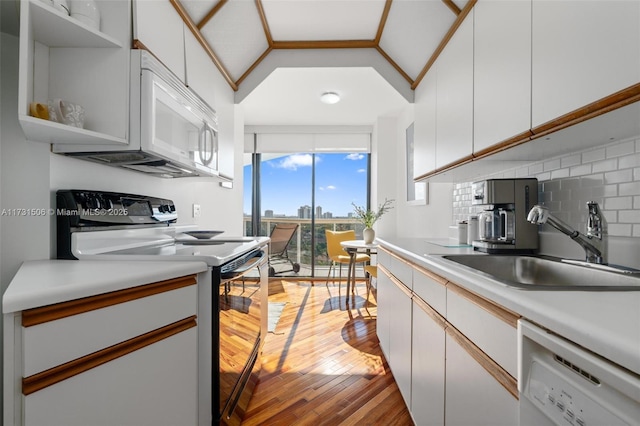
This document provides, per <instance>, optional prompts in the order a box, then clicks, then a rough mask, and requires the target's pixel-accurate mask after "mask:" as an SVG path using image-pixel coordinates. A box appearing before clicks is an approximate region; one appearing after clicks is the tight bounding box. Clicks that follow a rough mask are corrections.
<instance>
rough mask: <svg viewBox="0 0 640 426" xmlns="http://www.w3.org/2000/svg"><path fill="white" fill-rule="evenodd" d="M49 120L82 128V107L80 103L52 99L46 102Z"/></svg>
mask: <svg viewBox="0 0 640 426" xmlns="http://www.w3.org/2000/svg"><path fill="white" fill-rule="evenodd" d="M48 110H49V120H51V121H55V122H57V123H62V124H66V125H68V126H73V127H78V128H80V129H82V128H84V107H83V106H82V105H79V104H76V103H73V102H69V101H65V100H62V99H54V100H51V101H49V103H48Z"/></svg>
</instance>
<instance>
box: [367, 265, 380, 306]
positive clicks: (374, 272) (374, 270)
mask: <svg viewBox="0 0 640 426" xmlns="http://www.w3.org/2000/svg"><path fill="white" fill-rule="evenodd" d="M364 270H365V271H366V272H367V274H369V279H368V280H367V299H366V300H369V294H370V293H371V280H372V279H373V278H378V267H377V266H376V265H365V267H364Z"/></svg>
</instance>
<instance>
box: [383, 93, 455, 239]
mask: <svg viewBox="0 0 640 426" xmlns="http://www.w3.org/2000/svg"><path fill="white" fill-rule="evenodd" d="M417 120H420V117H415V114H414V106H413V105H411V106H409V107H407V108H406V109H405V110H404V111H401V112H399V113H397V114H396V115H394V116H385V117H380V118H379V119H378V121H377V123H376V126H375V128H374V136H373V153H372V156H371V158H372V165H371V168H372V175H371V178H372V186H371V192H372V199H371V204H372V206H377V205H378V204H379V203H380V202H382V201H384V199H385V197H386V198H389V199H394V200H395V202H394V204H393V205H394V208H393V210H391V212H389V213H388V214H387V215H385V216H383V218H382V219H381V220H380V221H379V222H378V223H376V226H375V227H374V228H375V229H376V233H377V235H379V236H384V237H417V238H447V237H448V232H449V225H450V223H451V216H452V208H453V207H452V206H453V201H452V199H453V198H452V197H453V195H452V194H453V193H452V188H453V185H452V184H451V183H429V184H428V192H429V194H428V200H427V203H426V204H422V205H420V204H416V203H415V202H413V203H410V202H408V201H407V196H406V194H407V180H406V155H407V152H406V130H407V127H409V126H410V125H411V123H413V122H415V121H417ZM414 127H416V128H417V127H418V126H414Z"/></svg>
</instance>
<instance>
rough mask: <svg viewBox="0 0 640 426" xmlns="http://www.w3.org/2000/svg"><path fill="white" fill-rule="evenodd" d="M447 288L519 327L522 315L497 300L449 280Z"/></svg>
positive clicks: (509, 323)
mask: <svg viewBox="0 0 640 426" xmlns="http://www.w3.org/2000/svg"><path fill="white" fill-rule="evenodd" d="M447 289H449V290H453V292H454V293H457V294H458V295H459V296H461V297H463V298H465V299H467V300H468V301H469V302H471V303H473V304H474V305H476V306H478V307H480V308H482V309H484V310H485V311H487V312H488V313H490V314H491V315H493V316H494V317H496V318H498V319H500V320H502V321H503V322H505V323H507V324H508V325H510V326H511V327H513V328H517V327H518V320H519V319H520V315H518V314H516V313H515V312H512V311H510V310H508V309H506V308H504V307H502V306H500V305H498V304H496V303H495V302H492V301H490V300H487V299H485V298H484V297H482V296H478V295H477V294H475V293H472V292H470V291H469V290H467V289H465V288H462V287H460V286H459V285H457V284H455V283H452V282H451V281H449V283H448V284H447Z"/></svg>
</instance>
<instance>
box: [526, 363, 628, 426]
mask: <svg viewBox="0 0 640 426" xmlns="http://www.w3.org/2000/svg"><path fill="white" fill-rule="evenodd" d="M545 361H546V360H545ZM554 361H555V360H554ZM545 364H546V362H541V361H539V360H535V359H534V360H533V361H532V363H531V370H530V373H529V374H530V376H529V382H528V386H527V389H526V390H525V396H526V397H527V398H528V399H529V400H530V401H531V402H533V403H534V405H535V406H537V407H538V409H539V410H541V411H542V412H543V413H544V414H546V415H547V417H549V418H550V419H551V420H553V422H554V423H555V424H558V425H577V426H591V425H594V426H595V425H609V426H618V425H621V426H622V425H627V423H626V422H625V421H623V420H622V419H620V418H619V417H617V416H616V415H615V414H613V413H612V412H610V411H609V410H607V409H606V408H605V407H604V405H603V404H601V403H597V402H596V401H594V400H593V399H592V398H590V397H589V396H588V395H587V393H588V392H587V391H586V390H584V389H582V390H578V389H577V388H576V387H575V386H573V385H572V384H571V383H569V382H568V381H567V380H566V379H565V378H564V377H562V376H561V375H559V374H558V371H554V370H556V369H555V368H554V367H555V366H552V367H551V368H550V366H548V365H545ZM567 372H568V373H572V371H567ZM578 374H579V373H578ZM576 379H581V377H580V376H577V377H576ZM581 380H582V379H581ZM589 386H594V387H596V388H597V386H598V385H597V384H590V385H589Z"/></svg>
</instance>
